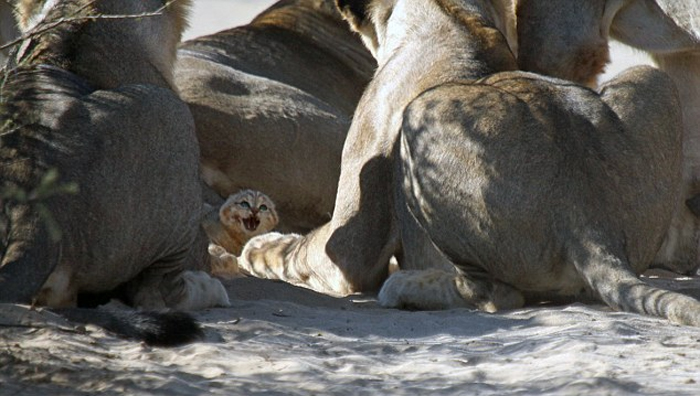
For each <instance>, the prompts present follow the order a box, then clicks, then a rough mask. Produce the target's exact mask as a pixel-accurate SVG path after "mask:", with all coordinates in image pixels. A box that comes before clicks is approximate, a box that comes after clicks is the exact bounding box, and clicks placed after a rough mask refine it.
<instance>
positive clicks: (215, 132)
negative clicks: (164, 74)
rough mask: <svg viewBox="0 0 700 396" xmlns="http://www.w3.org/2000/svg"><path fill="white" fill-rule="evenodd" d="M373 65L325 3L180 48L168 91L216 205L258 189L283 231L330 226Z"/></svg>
mask: <svg viewBox="0 0 700 396" xmlns="http://www.w3.org/2000/svg"><path fill="white" fill-rule="evenodd" d="M375 67H376V63H375V61H374V59H373V58H372V55H371V54H370V53H369V51H367V49H366V48H365V47H364V45H363V44H362V42H361V40H360V39H359V38H358V37H357V35H355V34H354V33H353V32H351V31H350V29H349V28H348V27H347V24H346V23H345V22H344V21H343V20H342V18H341V16H340V14H339V13H338V11H337V10H336V8H335V6H334V4H333V2H332V1H331V0H282V1H279V2H277V3H275V4H274V5H272V6H271V7H270V8H268V9H267V10H265V11H264V12H262V13H261V14H260V15H258V16H257V17H256V18H255V19H254V20H253V21H252V22H251V23H250V24H248V25H244V26H240V27H236V28H233V29H229V30H225V31H222V32H219V33H216V34H213V35H209V36H204V37H199V38H196V39H194V40H190V41H187V42H185V43H183V44H182V45H181V46H180V49H179V51H178V62H177V65H176V68H175V83H176V85H177V87H178V89H179V92H180V96H181V97H182V99H183V100H184V101H185V102H187V104H188V105H189V106H190V109H191V110H192V114H193V115H194V120H195V125H196V126H197V128H196V129H197V137H198V139H199V143H200V148H201V153H202V154H201V155H202V158H201V163H202V174H203V177H204V180H205V181H206V183H207V184H208V185H210V186H211V187H212V188H213V189H214V190H215V191H216V192H217V193H218V194H219V195H220V196H221V197H227V196H229V195H231V194H233V193H235V192H237V191H239V190H243V189H253V190H259V191H264V192H265V193H266V194H267V195H269V196H270V198H272V200H273V201H274V202H275V203H276V204H277V210H278V212H279V215H280V224H279V226H278V228H279V229H280V230H282V231H284V232H290V231H293V232H306V231H309V230H311V229H313V228H315V227H317V226H319V225H321V224H323V223H324V222H326V221H328V219H329V218H330V216H331V213H332V212H333V204H334V201H335V193H336V190H337V186H338V177H339V174H340V156H341V151H342V147H343V142H344V140H345V136H346V134H347V130H348V128H349V127H350V121H351V119H352V114H353V111H354V110H355V106H356V105H357V101H358V100H359V99H360V96H361V95H362V92H363V89H364V87H365V86H366V85H367V83H368V82H369V80H370V78H371V77H372V73H373V72H374V69H375ZM210 203H211V202H210ZM212 205H213V206H218V203H217V202H213V203H212Z"/></svg>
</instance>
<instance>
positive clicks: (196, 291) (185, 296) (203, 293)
mask: <svg viewBox="0 0 700 396" xmlns="http://www.w3.org/2000/svg"><path fill="white" fill-rule="evenodd" d="M181 278H182V281H183V282H184V290H183V291H182V294H181V295H182V297H181V298H180V300H179V301H178V302H177V303H176V304H174V306H173V308H175V309H179V310H183V311H196V310H199V309H205V308H212V307H228V306H230V305H231V303H230V302H229V299H228V293H227V292H226V289H225V288H224V285H222V284H221V282H220V281H219V280H218V279H215V278H212V277H211V276H209V274H207V273H206V272H203V271H185V272H183V273H182V275H181Z"/></svg>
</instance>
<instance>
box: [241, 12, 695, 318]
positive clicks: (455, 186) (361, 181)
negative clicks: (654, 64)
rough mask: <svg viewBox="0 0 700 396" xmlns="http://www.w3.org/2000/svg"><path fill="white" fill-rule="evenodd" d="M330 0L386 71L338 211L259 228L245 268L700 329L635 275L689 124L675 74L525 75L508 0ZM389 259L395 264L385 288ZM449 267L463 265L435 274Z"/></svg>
mask: <svg viewBox="0 0 700 396" xmlns="http://www.w3.org/2000/svg"><path fill="white" fill-rule="evenodd" d="M337 3H338V6H339V8H340V10H341V12H342V13H343V14H344V15H345V17H346V19H347V20H348V21H349V23H350V25H351V26H352V28H353V29H354V30H356V31H358V32H360V33H361V34H362V35H363V37H364V41H365V42H367V43H370V45H372V46H373V48H372V52H373V53H374V54H376V57H377V62H378V72H377V74H376V75H375V77H374V79H373V80H372V82H371V83H370V85H369V86H368V88H367V90H366V92H365V94H364V95H363V97H362V99H361V100H360V103H359V104H358V108H357V110H356V112H355V116H354V118H353V124H352V127H351V129H350V131H349V134H348V138H347V141H346V145H345V148H344V151H343V159H342V171H341V177H340V182H339V186H340V187H339V191H338V194H337V197H338V198H337V201H336V211H335V212H334V215H333V219H332V220H331V221H330V222H329V223H328V224H326V225H324V226H322V227H320V228H318V229H317V230H315V231H313V232H312V233H310V234H308V235H306V236H294V235H283V234H274V233H272V234H267V235H263V236H259V237H256V238H253V239H252V240H251V241H250V242H248V244H247V245H246V246H245V247H244V249H243V253H242V257H241V260H240V265H241V267H243V268H244V269H245V270H246V271H248V272H250V273H253V274H255V275H256V276H261V277H269V278H277V279H282V280H286V281H288V282H291V283H294V284H297V285H301V286H305V287H310V288H313V289H316V290H318V291H322V292H326V293H329V294H336V295H342V294H348V293H353V292H362V291H370V292H371V291H374V290H377V289H378V288H379V286H382V287H381V290H380V292H379V301H380V303H381V304H382V305H384V306H389V307H403V308H405V307H411V308H418V309H438V308H451V307H457V306H460V307H464V306H466V307H472V308H478V309H481V310H484V311H488V312H494V311H498V310H502V309H511V308H517V307H521V306H522V305H523V304H525V303H526V302H528V303H529V302H539V301H543V300H546V301H551V300H556V299H563V300H569V299H572V298H573V299H585V298H588V297H589V296H591V297H595V298H598V299H600V300H601V301H603V302H604V303H606V304H607V305H609V306H610V307H612V308H615V309H618V310H624V311H630V312H636V313H640V314H649V315H655V316H660V317H664V318H667V319H669V320H671V321H674V322H677V323H683V324H689V325H696V326H699V325H700V302H698V301H697V300H695V299H693V298H690V297H687V296H684V295H682V294H678V293H673V292H668V291H664V290H660V289H658V288H654V287H651V286H648V285H647V284H645V283H643V282H642V281H641V280H640V279H639V278H638V277H637V274H639V273H640V272H641V271H643V270H644V269H646V267H648V265H649V264H650V262H651V261H652V259H653V257H654V255H655V253H656V251H657V250H658V248H659V246H660V245H661V243H662V241H663V237H664V233H665V231H666V229H667V227H668V225H669V223H670V220H671V217H672V215H673V210H672V208H670V207H669V205H668V202H673V200H674V199H676V198H677V196H678V195H679V193H680V182H679V180H680V179H679V175H680V167H681V130H682V121H681V114H680V110H679V107H678V104H679V97H678V93H677V91H676V88H675V86H674V84H673V81H672V80H671V79H670V78H669V77H668V76H667V75H666V74H665V73H663V72H660V71H658V70H655V69H653V68H650V67H639V68H635V69H632V70H630V71H627V72H626V73H623V74H621V75H620V76H618V77H617V78H616V79H614V80H613V81H611V82H609V83H608V84H606V85H605V86H604V87H603V88H602V90H601V93H600V94H598V93H596V92H594V91H592V90H590V89H588V88H585V87H582V86H580V85H576V84H573V83H571V82H569V81H566V80H559V79H554V78H549V77H545V76H540V75H537V74H533V73H528V72H522V71H517V70H516V69H517V63H516V59H515V56H514V55H513V53H512V51H511V50H510V48H509V46H508V43H507V41H506V38H505V36H504V33H507V31H506V27H505V25H506V24H507V22H506V21H505V18H504V17H503V16H504V15H505V14H504V13H505V12H507V11H508V10H507V7H506V6H507V5H506V4H505V2H503V3H501V2H491V1H487V0H462V1H457V0H430V1H426V0H369V1H362V0H355V1H353V0H338V2H337ZM640 190H641V191H645V194H639V193H638V192H639V191H640ZM406 235H408V237H409V239H404V236H406ZM414 235H422V236H424V237H425V238H427V239H428V241H426V242H425V243H424V244H417V245H412V244H410V243H407V242H410V241H411V240H412V239H411V238H413V236H414ZM392 255H398V258H399V259H400V260H399V264H400V266H401V270H400V271H398V272H396V273H395V274H393V275H392V276H391V277H390V278H389V279H388V280H386V282H384V281H385V277H386V271H387V270H386V268H387V262H388V261H389V258H390V257H391V256H392ZM445 262H447V263H449V264H450V265H452V267H453V270H451V271H443V270H442V267H441V266H437V267H435V268H433V267H432V263H442V264H441V265H444V264H445Z"/></svg>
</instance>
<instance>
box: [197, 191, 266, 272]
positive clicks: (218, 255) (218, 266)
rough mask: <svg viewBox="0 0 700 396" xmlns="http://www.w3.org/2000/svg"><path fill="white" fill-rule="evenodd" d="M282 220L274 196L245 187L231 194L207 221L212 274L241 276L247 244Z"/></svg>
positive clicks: (205, 221) (204, 224)
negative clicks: (244, 250) (241, 262)
mask: <svg viewBox="0 0 700 396" xmlns="http://www.w3.org/2000/svg"><path fill="white" fill-rule="evenodd" d="M278 223H279V218H278V216H277V209H275V204H274V203H273V202H272V200H271V199H270V197H268V196H267V195H265V194H263V193H261V192H259V191H254V190H242V191H239V192H237V193H236V194H233V195H231V196H229V197H228V198H227V199H226V202H224V204H223V205H221V207H220V208H219V210H218V212H214V213H212V215H210V217H209V218H205V220H204V222H203V226H204V229H205V230H206V232H207V235H208V236H209V239H210V240H211V242H212V243H211V244H210V245H209V253H210V254H211V256H212V274H213V275H216V276H219V277H226V278H228V277H233V276H237V275H238V273H239V271H238V264H237V262H238V260H237V257H236V256H239V255H240V254H241V250H242V249H243V245H245V243H246V242H248V241H249V240H250V239H251V238H253V237H255V236H257V235H261V234H264V233H266V232H270V231H272V230H273V229H274V228H275V227H276V226H277V224H278Z"/></svg>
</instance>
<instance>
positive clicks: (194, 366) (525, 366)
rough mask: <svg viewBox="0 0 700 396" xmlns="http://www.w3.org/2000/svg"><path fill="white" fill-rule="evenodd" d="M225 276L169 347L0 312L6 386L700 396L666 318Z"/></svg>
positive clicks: (26, 389)
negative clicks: (198, 327)
mask: <svg viewBox="0 0 700 396" xmlns="http://www.w3.org/2000/svg"><path fill="white" fill-rule="evenodd" d="M666 283H669V284H673V285H675V286H676V287H681V288H689V289H693V290H695V291H699V290H700V280H698V279H689V278H685V279H678V280H674V281H666ZM226 285H227V290H228V291H229V293H230V295H231V297H232V306H231V307H230V308H221V309H211V310H206V311H203V312H195V313H194V315H195V316H196V317H197V318H198V319H199V320H200V321H201V322H202V323H203V326H204V327H205V329H206V333H207V339H206V341H204V342H196V343H193V344H189V345H185V346H182V347H176V348H151V347H147V346H145V345H142V344H140V343H136V342H132V341H125V340H121V339H118V338H116V337H114V336H112V335H110V334H108V333H106V332H104V331H103V330H101V329H99V328H96V327H93V326H87V327H86V328H84V329H81V328H80V327H77V328H76V327H74V326H71V325H70V324H67V323H62V322H61V321H60V320H57V319H55V318H53V317H52V316H51V315H48V314H46V313H43V314H42V313H36V312H28V311H24V310H22V311H20V314H21V315H30V314H32V315H34V316H35V318H34V319H33V325H32V326H31V327H21V326H18V325H17V323H18V321H17V320H14V321H13V320H8V319H6V320H5V321H4V322H3V321H2V320H0V394H1V395H42V396H43V395H88V394H90V395H91V394H95V393H97V392H100V393H101V394H106V395H109V394H128V395H136V394H149V395H185V396H194V395H255V394H266V395H276V394H279V395H506V394H507V395H546V394H551V395H581V394H590V395H698V394H700V346H699V345H700V344H699V342H700V329H697V328H690V327H685V326H677V325H672V324H669V323H668V322H666V321H664V320H661V319H655V318H649V317H643V316H639V315H634V314H628V313H619V312H611V311H610V310H608V309H606V308H604V307H602V306H586V305H581V304H573V305H567V306H556V307H535V308H526V309H519V310H515V311H509V312H504V313H499V314H486V313H481V312H477V311H472V310H468V309H457V310H449V311H435V312H406V311H398V310H391V309H383V308H380V307H378V306H377V305H376V302H375V300H374V298H373V297H372V296H353V297H350V298H345V299H335V298H331V297H327V296H323V295H319V294H316V293H314V292H311V291H309V290H305V289H299V288H295V287H293V286H290V285H287V284H283V283H279V282H271V281H265V280H259V279H252V278H241V279H236V280H233V281H228V282H227V283H226ZM13 308H15V310H17V309H19V308H17V307H13ZM9 311H10V308H8V307H7V306H1V307H0V318H1V317H2V316H3V315H2V313H3V312H4V316H5V317H6V318H11V316H10V315H9V314H8V312H9ZM59 319H60V318H59Z"/></svg>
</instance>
